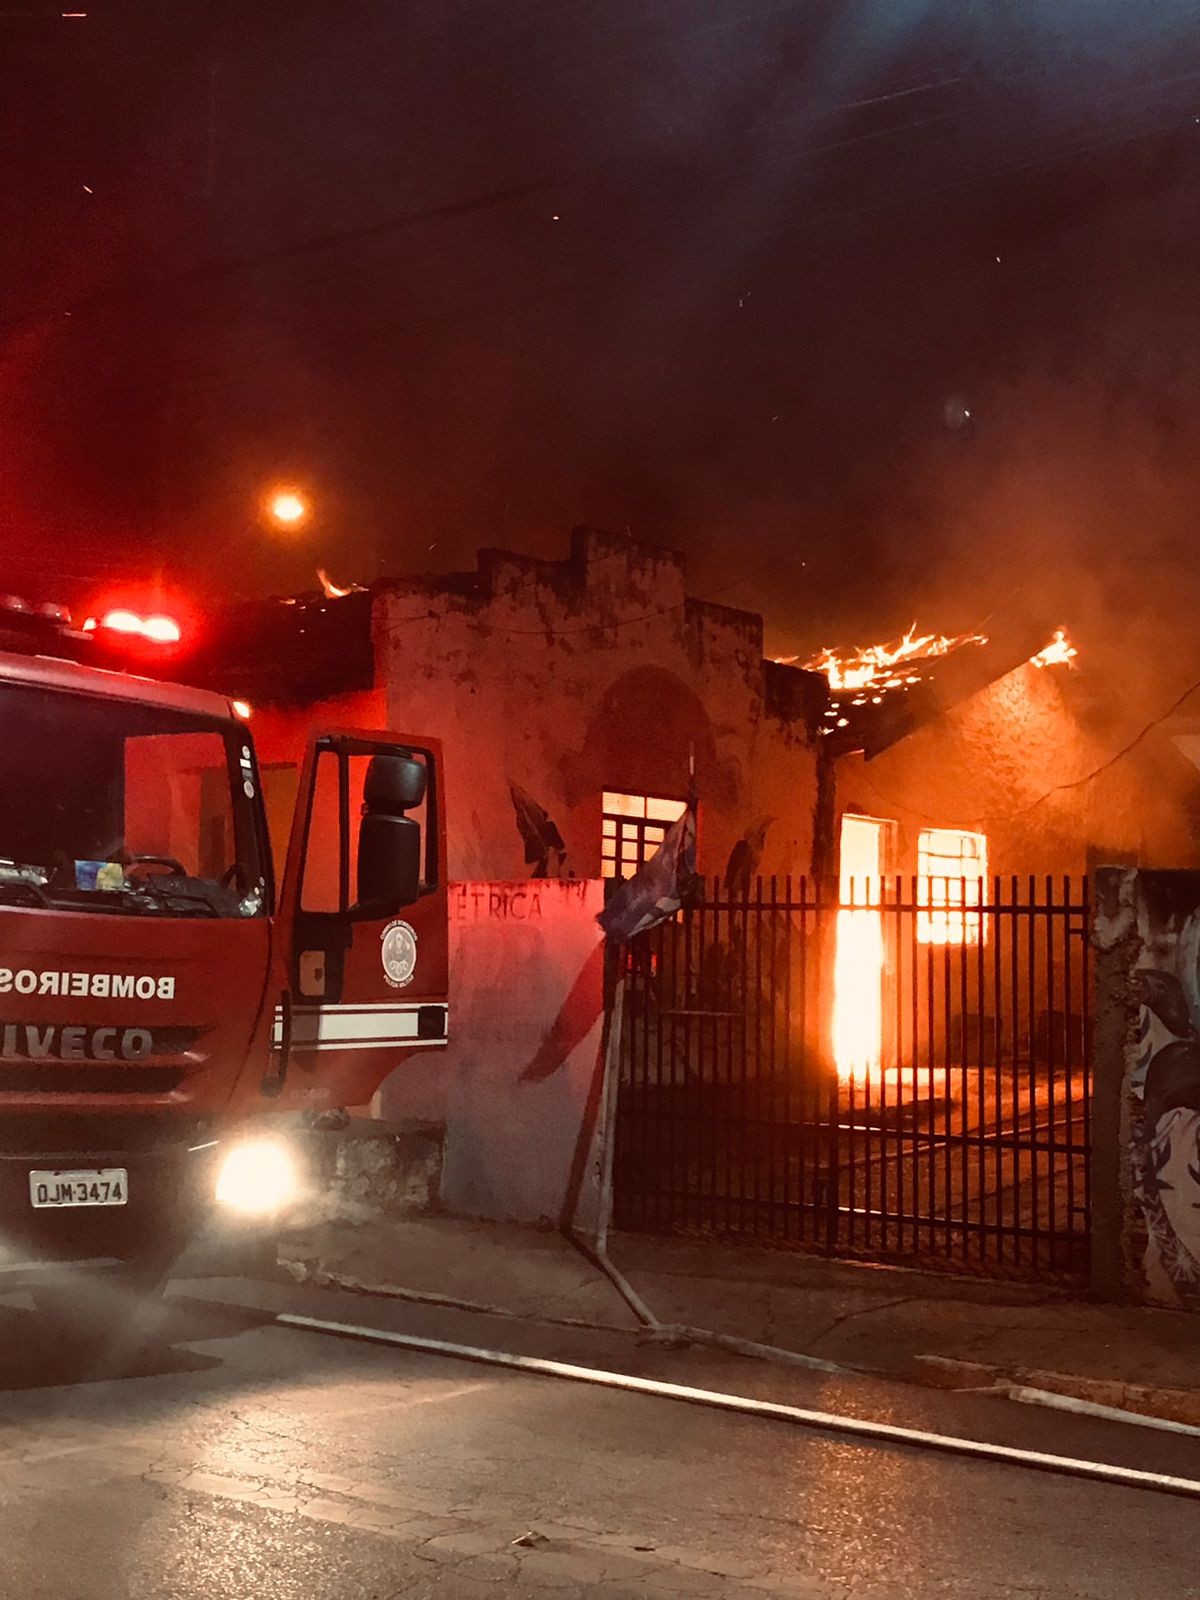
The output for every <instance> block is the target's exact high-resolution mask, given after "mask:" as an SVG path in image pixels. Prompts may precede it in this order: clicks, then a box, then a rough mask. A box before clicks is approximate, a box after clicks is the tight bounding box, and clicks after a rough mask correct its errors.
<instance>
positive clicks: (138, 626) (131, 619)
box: [100, 611, 143, 633]
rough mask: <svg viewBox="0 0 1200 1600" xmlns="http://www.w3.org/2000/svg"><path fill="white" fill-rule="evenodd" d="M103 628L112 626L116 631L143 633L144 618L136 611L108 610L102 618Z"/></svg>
mask: <svg viewBox="0 0 1200 1600" xmlns="http://www.w3.org/2000/svg"><path fill="white" fill-rule="evenodd" d="M100 626H101V627H102V628H111V629H112V631H113V632H114V633H141V632H142V631H143V628H142V619H141V617H139V616H138V614H137V612H136V611H106V612H105V614H104V615H103V616H102V617H101V618H100Z"/></svg>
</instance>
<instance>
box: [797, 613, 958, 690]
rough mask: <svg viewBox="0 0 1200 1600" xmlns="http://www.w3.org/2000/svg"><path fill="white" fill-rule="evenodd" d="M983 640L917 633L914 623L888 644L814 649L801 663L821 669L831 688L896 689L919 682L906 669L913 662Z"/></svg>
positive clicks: (810, 670) (817, 669)
mask: <svg viewBox="0 0 1200 1600" xmlns="http://www.w3.org/2000/svg"><path fill="white" fill-rule="evenodd" d="M986 643H987V638H986V636H985V635H984V634H982V633H960V634H956V635H949V634H944V633H918V632H917V625H916V623H915V622H914V623H913V625H912V627H911V628H910V629H909V630H908V632H907V633H906V634H904V635H903V636H902V637H901V638H899V639H893V640H892V641H891V643H890V644H869V645H867V646H866V648H865V649H860V650H853V651H850V652H848V653H847V654H845V655H839V654H838V652H837V651H836V650H830V649H824V650H818V652H817V654H816V655H815V656H814V657H813V658H812V660H811V661H805V662H804V663H803V665H804V668H805V670H806V671H808V672H823V673H824V674H825V676H826V677H827V678H828V679H829V687H830V688H831V689H870V688H875V687H879V688H885V689H898V688H901V687H902V686H905V685H907V684H909V683H919V682H920V679H921V674H919V673H912V672H910V671H908V670H907V668H908V667H909V666H910V665H912V664H913V663H916V662H918V661H920V662H925V661H932V660H935V659H936V658H937V657H938V656H948V655H949V654H950V652H951V651H952V650H960V649H962V648H963V647H964V646H965V645H971V644H986Z"/></svg>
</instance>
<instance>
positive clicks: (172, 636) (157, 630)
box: [142, 616, 183, 644]
mask: <svg viewBox="0 0 1200 1600" xmlns="http://www.w3.org/2000/svg"><path fill="white" fill-rule="evenodd" d="M142 633H143V634H144V635H145V637H146V638H147V639H153V641H154V643H155V644H178V643H179V641H180V639H182V638H183V632H182V630H181V629H180V626H179V624H178V623H177V622H176V621H175V618H174V617H165V616H155V617H146V618H144V619H143V622H142Z"/></svg>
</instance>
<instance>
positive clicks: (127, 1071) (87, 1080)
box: [0, 1062, 183, 1095]
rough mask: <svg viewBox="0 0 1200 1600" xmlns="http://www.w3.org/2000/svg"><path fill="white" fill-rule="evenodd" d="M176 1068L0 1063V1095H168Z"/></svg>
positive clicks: (179, 1078) (175, 1083) (178, 1078)
mask: <svg viewBox="0 0 1200 1600" xmlns="http://www.w3.org/2000/svg"><path fill="white" fill-rule="evenodd" d="M182 1082H183V1072H182V1071H181V1069H180V1068H179V1067H143V1066H137V1067H127V1066H125V1067H100V1066H79V1067H74V1066H72V1067H60V1066H51V1065H50V1064H48V1063H40V1064H39V1065H37V1066H31V1065H28V1064H27V1063H25V1062H22V1063H20V1064H19V1065H12V1064H9V1063H2V1064H0V1094H139V1095H142V1094H169V1093H170V1092H171V1090H172V1089H177V1088H178V1087H179V1085H180V1084H181V1083H182Z"/></svg>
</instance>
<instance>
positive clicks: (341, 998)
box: [262, 731, 448, 1109]
mask: <svg viewBox="0 0 1200 1600" xmlns="http://www.w3.org/2000/svg"><path fill="white" fill-rule="evenodd" d="M441 776H442V763H441V752H440V749H439V748H438V746H437V744H436V743H435V742H434V741H431V740H419V741H414V740H411V739H407V738H404V737H402V736H401V735H399V734H392V733H364V732H356V731H337V732H326V733H320V734H318V735H316V736H315V737H314V738H313V739H312V741H311V743H310V746H309V750H308V753H307V757H306V759H305V763H304V766H303V768H302V770H301V776H300V785H299V791H298V794H297V802H296V810H295V815H294V820H293V824H292V835H291V840H290V843H289V847H288V857H287V866H286V869H285V872H284V881H283V885H282V890H281V895H280V906H279V919H278V932H279V939H278V945H277V949H278V952H279V956H280V958H281V965H282V967H283V969H284V970H283V972H282V981H281V983H280V986H279V992H278V994H277V996H276V998H275V1010H274V1017H273V1027H272V1034H271V1046H272V1048H271V1056H270V1063H269V1065H268V1069H267V1073H266V1076H265V1077H264V1079H263V1082H262V1088H263V1090H264V1091H265V1093H266V1094H267V1095H268V1096H270V1097H272V1098H273V1099H274V1100H275V1102H276V1104H277V1105H278V1106H279V1107H280V1108H287V1109H302V1108H308V1109H319V1108H321V1107H322V1106H355V1105H363V1104H365V1103H366V1102H367V1101H369V1100H370V1098H371V1096H372V1095H373V1094H374V1092H375V1090H376V1089H377V1088H378V1087H379V1085H380V1083H382V1081H383V1079H384V1078H385V1077H386V1076H387V1075H388V1073H389V1072H390V1071H391V1070H392V1069H393V1067H395V1066H396V1065H397V1064H398V1063H399V1062H400V1061H402V1060H403V1059H404V1058H405V1057H406V1056H407V1055H408V1054H409V1053H410V1052H418V1051H419V1052H424V1053H436V1052H437V1050H438V1049H439V1048H444V1046H445V1043H446V1037H447V1031H448V1006H447V988H448V984H447V967H448V952H447V926H446V906H447V898H446V861H445V856H446V847H445V817H444V805H443V797H442V792H441V788H442V786H441Z"/></svg>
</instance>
